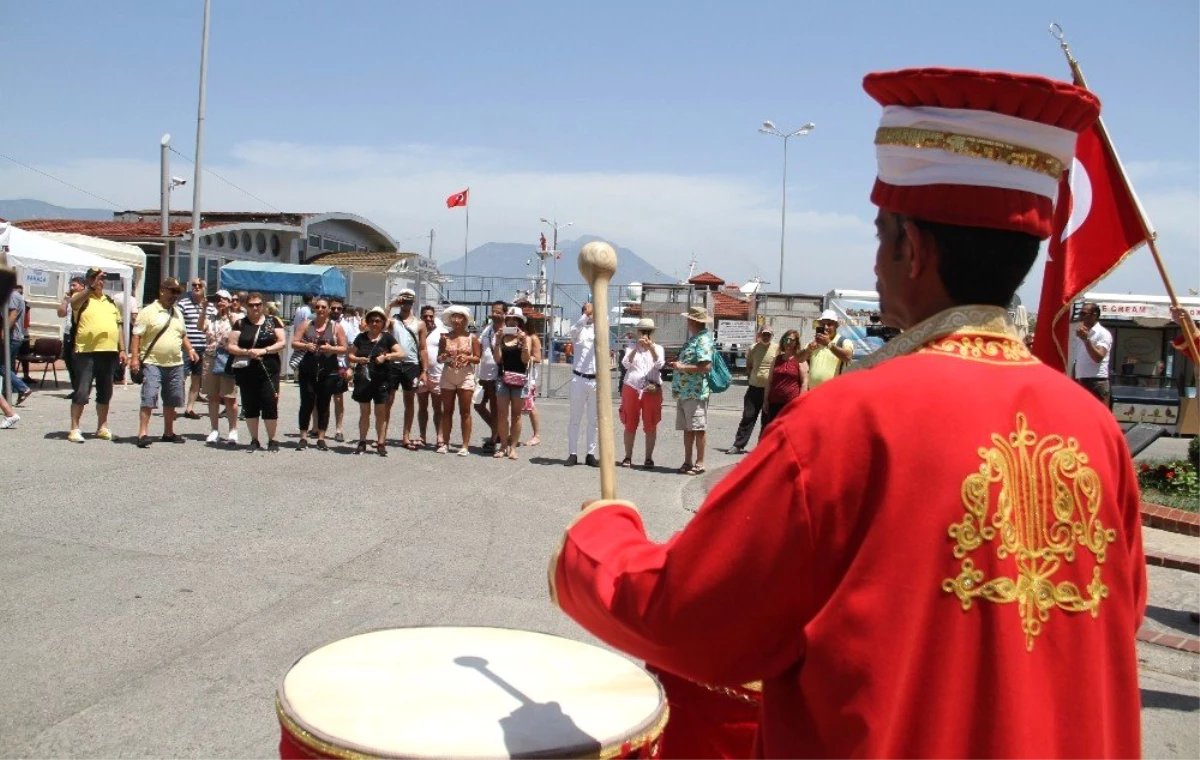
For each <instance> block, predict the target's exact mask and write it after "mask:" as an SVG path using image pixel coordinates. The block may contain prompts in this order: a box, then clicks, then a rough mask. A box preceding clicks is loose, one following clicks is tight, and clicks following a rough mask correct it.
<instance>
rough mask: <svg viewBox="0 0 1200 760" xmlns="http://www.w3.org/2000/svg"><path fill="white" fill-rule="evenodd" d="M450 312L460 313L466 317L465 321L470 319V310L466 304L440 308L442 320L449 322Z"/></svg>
mask: <svg viewBox="0 0 1200 760" xmlns="http://www.w3.org/2000/svg"><path fill="white" fill-rule="evenodd" d="M452 314H461V315H462V316H463V317H465V318H466V320H467V322H470V321H471V310H470V309H468V308H467V307H466V306H447V307H446V308H445V309H443V310H442V321H443V322H445V323H446V324H450V316H451V315H452Z"/></svg>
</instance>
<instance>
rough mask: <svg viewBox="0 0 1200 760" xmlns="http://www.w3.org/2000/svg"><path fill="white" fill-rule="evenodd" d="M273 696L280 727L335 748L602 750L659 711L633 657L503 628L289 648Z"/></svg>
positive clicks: (632, 735)
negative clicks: (302, 650)
mask: <svg viewBox="0 0 1200 760" xmlns="http://www.w3.org/2000/svg"><path fill="white" fill-rule="evenodd" d="M278 697H279V715H280V719H281V721H282V722H283V724H284V727H285V729H286V730H288V731H289V732H290V733H292V734H293V735H296V736H297V738H298V739H300V741H302V742H305V743H308V744H310V745H312V746H314V747H318V748H321V750H322V751H323V752H325V753H328V754H336V755H340V756H353V755H356V754H357V755H365V756H369V757H539V756H541V757H583V756H592V757H595V756H599V755H607V756H611V755H613V754H615V753H614V749H615V748H619V747H621V745H622V744H624V743H625V742H629V741H630V740H633V742H634V743H638V742H640V741H642V740H643V739H644V738H645V737H646V736H647V735H648V734H654V733H656V732H657V731H659V730H661V727H662V726H661V723H662V721H663V720H664V719H665V714H664V713H665V700H664V698H663V693H662V689H661V687H660V686H659V684H658V682H657V681H656V680H655V679H654V677H653V676H651V675H650V674H649V673H647V672H646V671H645V670H644V669H643V668H641V667H640V666H639V665H637V664H636V663H634V662H631V661H630V660H627V659H625V658H624V657H622V656H620V655H617V654H614V653H612V652H609V651H607V650H604V649H600V648H598V647H594V646H590V645H588V644H581V643H579V642H576V641H571V640H569V639H564V638H560V637H558V636H550V635H548V634H542V633H532V632H528V631H517V630H510V629H505V628H397V629H389V630H383V631H374V632H372V633H364V634H360V635H358V636H351V637H350V638H346V639H342V640H340V641H335V642H333V643H332V644H327V645H326V646H323V647H321V648H319V649H316V650H314V651H312V652H310V653H309V654H307V655H305V656H304V657H302V658H300V660H299V661H298V662H297V663H296V664H295V665H293V666H292V669H291V670H290V671H288V674H287V675H286V676H285V677H284V679H283V684H282V685H281V686H280V688H279V695H278Z"/></svg>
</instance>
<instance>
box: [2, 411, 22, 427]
mask: <svg viewBox="0 0 1200 760" xmlns="http://www.w3.org/2000/svg"><path fill="white" fill-rule="evenodd" d="M20 419H21V415H19V414H14V415H13V416H11V417H5V418H4V419H2V420H0V430H8V429H9V428H15V427H16V426H17V422H19V421H20Z"/></svg>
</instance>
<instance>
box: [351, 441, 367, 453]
mask: <svg viewBox="0 0 1200 760" xmlns="http://www.w3.org/2000/svg"><path fill="white" fill-rule="evenodd" d="M354 453H355V454H366V453H367V442H366V441H359V442H358V447H357V448H355V449H354Z"/></svg>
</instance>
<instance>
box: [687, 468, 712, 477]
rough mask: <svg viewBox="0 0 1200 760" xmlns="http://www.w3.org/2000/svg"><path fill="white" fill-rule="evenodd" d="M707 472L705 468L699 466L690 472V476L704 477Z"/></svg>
mask: <svg viewBox="0 0 1200 760" xmlns="http://www.w3.org/2000/svg"><path fill="white" fill-rule="evenodd" d="M705 472H707V470H705V469H704V467H703V466H697V467H693V468H692V469H690V470H688V475H703V474H704V473H705Z"/></svg>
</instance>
